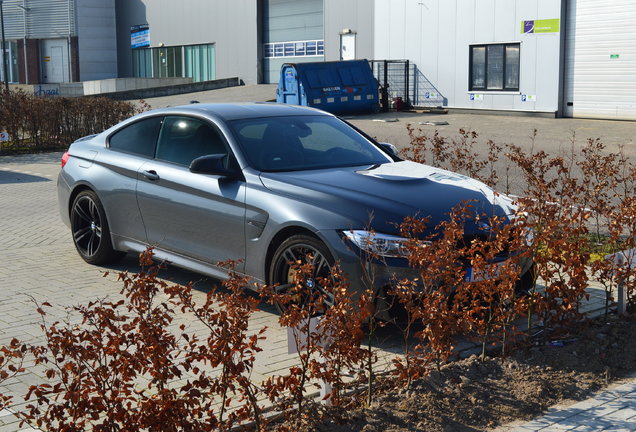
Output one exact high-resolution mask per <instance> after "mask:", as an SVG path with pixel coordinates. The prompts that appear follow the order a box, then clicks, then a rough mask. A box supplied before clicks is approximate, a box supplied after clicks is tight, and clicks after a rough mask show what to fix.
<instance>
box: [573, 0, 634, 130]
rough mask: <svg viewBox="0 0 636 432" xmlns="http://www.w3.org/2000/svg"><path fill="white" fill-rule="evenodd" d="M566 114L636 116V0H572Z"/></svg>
mask: <svg viewBox="0 0 636 432" xmlns="http://www.w3.org/2000/svg"><path fill="white" fill-rule="evenodd" d="M565 49H566V51H565V53H566V66H565V81H564V83H565V87H564V93H563V94H564V97H565V100H564V101H563V102H564V103H563V107H564V114H565V116H566V117H588V118H605V119H623V120H636V0H568V22H567V26H566V48H565Z"/></svg>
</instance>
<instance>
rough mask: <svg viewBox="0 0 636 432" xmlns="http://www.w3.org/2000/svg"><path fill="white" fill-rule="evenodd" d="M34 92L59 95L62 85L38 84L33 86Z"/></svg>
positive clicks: (39, 94)
mask: <svg viewBox="0 0 636 432" xmlns="http://www.w3.org/2000/svg"><path fill="white" fill-rule="evenodd" d="M33 94H34V95H35V96H59V95H60V85H59V84H38V85H37V86H34V87H33Z"/></svg>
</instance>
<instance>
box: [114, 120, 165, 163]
mask: <svg viewBox="0 0 636 432" xmlns="http://www.w3.org/2000/svg"><path fill="white" fill-rule="evenodd" d="M162 119H163V117H151V118H147V119H144V120H140V121H138V122H135V123H132V124H130V125H128V126H126V127H124V128H123V129H120V130H119V131H117V132H115V133H114V134H113V135H111V136H110V138H109V139H108V145H109V146H110V148H111V149H113V150H118V151H124V152H127V153H133V154H137V155H140V156H145V157H149V158H151V157H153V156H154V154H155V144H156V143H157V135H158V134H159V128H160V127H161V120H162Z"/></svg>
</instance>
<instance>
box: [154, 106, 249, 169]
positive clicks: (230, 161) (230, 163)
mask: <svg viewBox="0 0 636 432" xmlns="http://www.w3.org/2000/svg"><path fill="white" fill-rule="evenodd" d="M175 119H187V120H189V121H193V122H197V123H199V127H202V126H203V127H207V128H209V129H210V131H211V132H212V133H214V134H215V135H217V137H218V139H219V143H221V144H223V147H224V148H225V151H226V154H227V158H226V160H225V161H224V163H225V165H226V167H232V168H236V166H237V164H236V162H235V158H234V153H233V151H232V149H231V147H230V144H229V143H228V141H227V138H226V137H225V134H224V133H223V132H222V131H221V129H219V127H218V126H217V125H216V124H214V123H212V122H210V121H209V120H208V119H205V118H201V117H198V116H192V115H188V114H178V113H174V114H173V113H170V114H165V115H164V118H163V120H162V122H161V127H160V129H159V133H158V134H157V139H156V143H155V154H154V158H153V159H154V160H155V161H157V162H162V163H167V164H172V165H175V166H179V167H182V168H186V169H187V168H188V167H189V166H190V164H191V163H192V160H194V159H192V160H191V161H190V162H189V163H187V164H184V163H182V162H178V161H175V160H171V159H164V158H160V157H159V155H158V150H159V147H160V144H161V139H162V136H163V132H164V127H166V124H167V123H168V122H169V121H172V120H175ZM177 121H178V120H177ZM167 141H169V140H167ZM207 154H215V153H204V154H202V155H200V156H205V155H207ZM200 156H197V157H200ZM195 159H196V158H195Z"/></svg>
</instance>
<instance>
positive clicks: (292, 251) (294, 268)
mask: <svg viewBox="0 0 636 432" xmlns="http://www.w3.org/2000/svg"><path fill="white" fill-rule="evenodd" d="M334 261H335V260H334V259H333V257H332V255H331V253H330V252H329V249H327V246H325V244H324V243H322V242H321V241H320V240H318V239H316V238H314V237H310V236H308V235H304V234H298V235H294V236H292V237H290V238H288V239H287V240H285V241H284V242H283V243H281V245H280V246H278V248H277V249H276V252H275V253H274V255H273V258H272V263H271V266H270V269H269V282H270V284H271V285H272V286H274V290H275V291H276V292H277V293H280V294H283V293H287V292H289V290H290V289H291V287H293V286H294V285H295V284H296V283H297V282H298V281H297V275H298V272H299V269H300V267H301V266H303V265H305V264H311V265H312V272H311V274H310V275H307V276H306V277H305V280H304V281H303V290H302V292H301V293H297V295H295V296H293V298H292V299H291V302H292V303H296V304H297V305H299V306H301V307H303V306H306V305H308V304H310V303H312V300H313V299H315V298H316V297H315V296H317V295H321V296H322V298H323V301H322V303H323V309H324V308H327V307H329V306H331V305H333V295H332V294H331V293H329V292H327V291H326V290H325V289H324V288H323V287H322V286H321V281H324V280H326V279H327V278H330V277H331V268H332V266H333V264H334ZM275 304H276V307H277V308H278V310H279V311H280V312H282V311H284V310H285V309H286V307H285V305H283V304H280V303H279V302H276V303H275Z"/></svg>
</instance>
